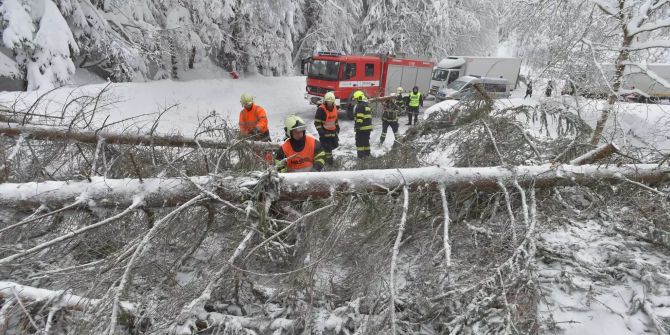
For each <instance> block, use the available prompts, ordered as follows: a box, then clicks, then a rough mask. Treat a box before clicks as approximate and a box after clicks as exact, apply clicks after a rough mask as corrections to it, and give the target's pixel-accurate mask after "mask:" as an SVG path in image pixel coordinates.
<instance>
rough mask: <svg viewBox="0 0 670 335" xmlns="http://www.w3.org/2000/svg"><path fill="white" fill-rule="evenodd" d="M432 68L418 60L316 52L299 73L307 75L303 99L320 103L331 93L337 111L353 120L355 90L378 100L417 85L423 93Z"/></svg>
mask: <svg viewBox="0 0 670 335" xmlns="http://www.w3.org/2000/svg"><path fill="white" fill-rule="evenodd" d="M434 66H435V63H434V62H432V61H430V60H427V59H421V58H418V57H412V58H409V57H397V56H393V55H345V54H343V53H337V52H318V53H317V54H316V55H314V56H312V57H310V58H307V59H304V60H303V68H302V73H303V74H306V75H307V86H306V88H305V89H306V91H307V93H305V99H307V100H309V102H310V103H312V104H319V103H320V102H321V100H322V99H323V96H324V95H325V94H326V92H328V91H333V92H335V98H336V103H337V105H338V106H340V110H345V111H347V115H348V116H349V118H350V119H353V115H352V114H351V108H350V106H352V104H351V100H352V99H351V96H352V95H353V93H354V92H355V91H357V90H361V91H363V92H364V93H365V95H366V96H367V97H379V96H385V95H387V94H391V93H393V92H395V90H396V88H397V87H399V86H401V87H404V88H405V89H406V90H411V89H412V87H414V86H418V87H419V91H421V92H424V93H425V92H428V90H429V87H430V78H431V75H432V69H433V67H434Z"/></svg>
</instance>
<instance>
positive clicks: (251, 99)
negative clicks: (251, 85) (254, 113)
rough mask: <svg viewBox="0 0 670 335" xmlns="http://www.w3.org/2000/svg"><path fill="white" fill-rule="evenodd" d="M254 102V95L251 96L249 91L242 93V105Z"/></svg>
mask: <svg viewBox="0 0 670 335" xmlns="http://www.w3.org/2000/svg"><path fill="white" fill-rule="evenodd" d="M253 102H254V97H252V96H251V94H249V93H242V96H241V97H240V103H241V104H242V106H246V105H250V104H252V103H253Z"/></svg>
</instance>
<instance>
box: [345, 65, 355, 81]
mask: <svg viewBox="0 0 670 335" xmlns="http://www.w3.org/2000/svg"><path fill="white" fill-rule="evenodd" d="M355 76H356V64H345V65H344V71H343V72H342V79H344V80H347V79H351V78H353V77H355Z"/></svg>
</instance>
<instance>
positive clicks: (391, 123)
mask: <svg viewBox="0 0 670 335" xmlns="http://www.w3.org/2000/svg"><path fill="white" fill-rule="evenodd" d="M388 127H391V130H393V135H395V139H396V140H397V139H398V120H396V121H386V120H382V136H380V137H379V142H384V140H385V139H386V130H387V129H388Z"/></svg>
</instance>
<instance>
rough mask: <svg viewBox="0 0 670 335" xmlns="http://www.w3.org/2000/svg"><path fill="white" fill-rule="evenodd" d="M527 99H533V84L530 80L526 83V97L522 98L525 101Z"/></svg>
mask: <svg viewBox="0 0 670 335" xmlns="http://www.w3.org/2000/svg"><path fill="white" fill-rule="evenodd" d="M528 97H530V98H532V97H533V82H532V81H530V80H529V81H528V84H526V96H525V97H523V98H524V99H526V98H528Z"/></svg>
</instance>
